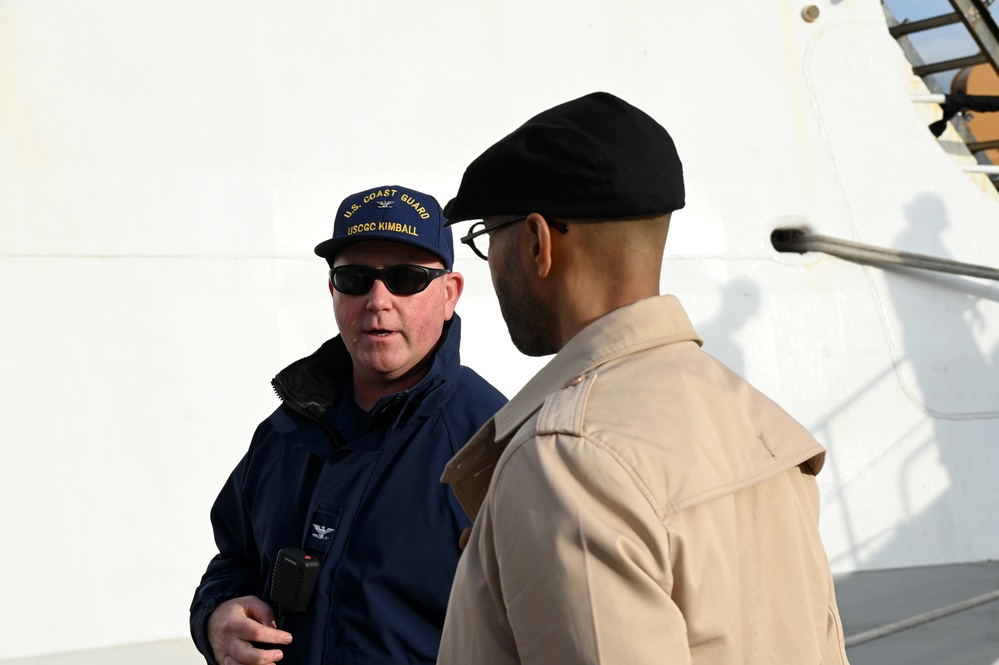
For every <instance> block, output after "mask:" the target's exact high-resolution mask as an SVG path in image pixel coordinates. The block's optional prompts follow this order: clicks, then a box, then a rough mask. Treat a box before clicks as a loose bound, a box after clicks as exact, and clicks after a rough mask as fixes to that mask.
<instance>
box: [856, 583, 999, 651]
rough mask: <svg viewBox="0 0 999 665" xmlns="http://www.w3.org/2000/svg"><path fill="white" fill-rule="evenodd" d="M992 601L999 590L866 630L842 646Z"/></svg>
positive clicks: (891, 632) (881, 635)
mask: <svg viewBox="0 0 999 665" xmlns="http://www.w3.org/2000/svg"><path fill="white" fill-rule="evenodd" d="M994 600H999V589H996V590H995V591H991V592H989V593H983V594H982V595H980V596H974V597H973V598H968V599H967V600H962V601H961V602H959V603H954V604H953V605H947V606H945V607H941V608H939V609H936V610H932V611H930V612H924V613H923V614H917V615H916V616H914V617H909V618H908V619H902V620H901V621H896V622H894V623H889V624H887V625H884V626H881V627H880V628H873V629H871V630H866V631H864V632H862V633H857V634H856V635H851V636H850V637H847V638H846V639H845V640H843V644H844V645H845V646H846V647H847V648H849V647H853V646H857V645H858V644H863V643H864V642H870V641H871V640H876V639H878V638H880V637H887V636H888V635H894V634H895V633H900V632H902V631H903V630H908V629H909V628H915V627H916V626H921V625H923V624H924V623H929V622H931V621H936V620H937V619H942V618H944V617H947V616H950V615H951V614H957V613H958V612H963V611H965V610H970V609H972V608H974V607H978V606H979V605H984V604H985V603H991V602H992V601H994Z"/></svg>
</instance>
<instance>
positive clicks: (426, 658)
mask: <svg viewBox="0 0 999 665" xmlns="http://www.w3.org/2000/svg"><path fill="white" fill-rule="evenodd" d="M445 325H446V327H445V332H444V334H443V336H442V339H441V342H440V344H439V345H438V348H437V351H436V353H435V357H434V362H433V365H432V367H431V369H430V371H429V373H428V374H427V376H426V377H425V378H424V379H423V381H421V382H420V383H419V384H418V385H417V386H415V387H413V388H411V389H410V390H407V391H405V392H402V393H399V394H396V395H390V396H387V397H384V398H382V399H381V400H380V401H379V402H378V403H377V404H376V405H375V407H374V408H373V409H372V410H371V411H370V412H369V413H368V414H367V416H366V417H365V416H364V415H363V414H362V415H361V417H360V418H358V411H357V408H356V407H355V406H354V405H353V399H352V397H351V394H350V392H345V391H351V390H352V388H351V385H352V383H351V361H350V356H349V355H348V353H347V350H346V348H345V347H344V344H343V341H342V340H341V339H340V337H339V336H338V337H336V338H334V339H332V340H329V341H328V342H326V343H325V344H324V345H323V346H322V347H321V348H320V349H319V350H318V351H317V352H316V353H314V354H313V355H311V356H309V357H307V358H303V359H302V360H299V361H297V362H295V363H293V364H292V365H290V366H289V367H287V368H286V369H284V370H282V371H281V372H280V373H279V374H278V376H277V377H275V379H274V381H273V385H274V388H275V390H276V391H277V393H278V396H279V397H281V399H282V401H283V404H282V405H281V406H280V407H279V408H278V409H277V410H276V411H275V412H274V413H273V414H271V416H270V417H269V418H268V419H267V420H265V421H264V422H263V423H261V424H260V426H259V427H258V428H257V431H256V433H255V434H254V436H253V441H252V442H251V444H250V449H249V451H248V452H247V453H246V455H245V456H244V457H243V459H242V460H241V461H240V463H239V465H238V466H237V467H236V469H235V470H234V471H233V472H232V475H230V477H229V480H228V481H227V482H226V484H225V486H224V487H223V488H222V491H221V493H220V494H219V496H218V499H217V500H216V502H215V505H214V506H213V508H212V512H211V519H212V526H213V528H214V531H215V541H216V543H217V545H218V548H219V554H218V555H217V556H216V557H215V558H214V559H212V561H211V563H210V564H209V565H208V570H207V572H206V573H205V575H204V577H203V578H202V580H201V585H200V586H199V587H198V590H197V591H196V592H195V596H194V602H193V604H192V605H191V634H192V636H193V637H194V641H195V644H196V645H197V647H198V649H199V650H200V651H201V653H202V654H204V655H205V657H206V659H207V660H208V662H209V663H212V664H214V663H215V660H214V657H213V656H212V650H211V646H210V644H209V642H208V636H207V632H206V626H207V621H208V617H209V616H210V615H211V613H212V611H213V610H214V609H215V608H216V607H217V606H218V604H219V603H221V602H223V601H225V600H228V599H230V598H236V597H239V596H246V595H253V596H258V597H260V598H263V599H264V600H268V601H269V598H270V577H271V571H272V567H273V564H274V559H275V556H276V555H277V553H278V551H279V550H281V549H282V548H285V547H300V548H302V549H304V550H305V551H306V552H307V553H309V554H311V555H312V556H314V557H319V558H320V559H321V561H322V566H321V568H320V572H319V580H318V583H317V585H316V589H315V592H314V594H313V597H312V601H311V604H310V606H309V609H308V610H307V611H306V612H305V613H304V614H288V615H287V617H286V621H285V624H284V626H283V628H284V629H285V630H287V631H288V632H290V633H291V634H292V636H293V638H294V641H293V643H292V644H291V645H288V646H282V647H281V649H283V651H284V654H285V657H284V660H283V661H282V662H283V663H290V664H292V665H298V664H302V665H316V664H319V663H326V664H334V663H335V664H338V665H339V664H342V665H348V664H349V665H368V664H373V663H403V662H405V663H433V662H435V661H436V659H437V650H438V645H439V643H440V635H441V628H442V627H443V625H444V613H445V610H446V608H447V601H448V594H449V591H450V588H451V579H452V577H453V575H454V570H455V567H456V566H457V563H458V557H459V556H460V554H461V552H460V550H459V549H458V538H459V536H460V535H461V532H462V531H463V530H464V529H465V527H467V526H470V524H471V523H470V522H469V520H468V518H467V517H466V515H465V513H464V511H463V510H462V508H461V506H460V505H459V504H458V502H457V501H456V500H455V498H454V496H453V494H452V493H451V489H450V488H449V487H448V486H447V485H442V484H441V483H440V477H441V473H442V472H443V470H444V465H445V464H446V463H447V461H448V460H449V459H450V458H451V457H452V456H453V455H454V453H455V452H457V451H458V449H459V448H461V446H463V445H464V444H465V442H466V441H467V440H468V439H469V438H471V436H472V434H474V433H475V432H476V431H477V430H478V428H479V427H480V426H481V425H482V424H483V423H484V422H485V421H486V420H488V419H489V418H490V417H491V416H492V415H493V414H494V413H495V412H496V411H497V410H498V409H499V408H500V407H501V406H502V405H503V404H504V403H505V402H506V399H505V398H504V397H503V395H501V394H500V393H499V392H498V391H497V390H496V389H495V388H493V387H492V386H491V385H490V384H488V383H487V382H486V381H485V380H484V379H483V378H481V377H480V376H479V375H477V374H476V373H475V372H473V371H472V370H470V369H468V368H467V367H462V366H461V365H460V363H459V357H458V344H459V339H460V329H461V322H460V320H459V319H458V316H457V315H455V316H454V317H453V318H452V320H451V321H450V322H448V323H447V324H445ZM342 432H353V433H354V435H355V436H353V437H350V438H349V439H348V437H345V436H344V434H343V433H342ZM276 613H277V611H276V609H275V614H276Z"/></svg>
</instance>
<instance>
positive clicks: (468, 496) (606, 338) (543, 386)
mask: <svg viewBox="0 0 999 665" xmlns="http://www.w3.org/2000/svg"><path fill="white" fill-rule="evenodd" d="M685 341H693V342H696V343H697V344H698V345H701V344H702V343H703V342H702V340H701V338H700V337H699V336H698V335H697V333H696V332H695V331H694V327H693V325H692V324H691V323H690V319H689V318H687V313H686V312H685V311H684V310H683V306H682V305H680V301H679V300H677V299H676V297H674V296H657V297H653V298H646V299H644V300H639V301H638V302H635V303H632V304H630V305H626V306H624V307H621V308H619V309H616V310H614V311H612V312H610V313H608V314H605V315H604V316H602V317H600V318H599V319H597V320H596V321H594V322H593V323H591V324H589V325H588V326H586V327H585V328H583V329H582V330H581V331H579V333H577V334H576V336H575V337H573V338H572V339H571V340H569V343H568V344H566V345H565V346H564V347H563V348H562V350H561V351H559V352H558V354H556V356H555V357H554V358H552V360H551V361H550V362H549V363H548V364H547V365H545V366H544V367H543V368H542V369H541V371H539V372H538V373H537V374H536V375H535V376H534V378H532V379H531V380H530V381H528V383H527V385H525V386H524V388H523V389H522V390H521V391H520V392H519V393H517V395H516V396H515V397H514V398H513V399H511V400H510V401H509V402H508V403H507V404H506V406H504V407H503V408H502V409H500V410H499V412H497V413H496V415H495V416H493V418H492V419H491V420H490V421H489V422H487V423H486V424H485V425H484V426H483V427H482V429H480V430H479V431H478V433H476V435H475V436H473V437H472V439H471V440H470V441H469V442H468V443H467V444H466V445H465V446H464V447H463V448H462V449H461V450H459V451H458V454H457V455H455V456H454V457H453V458H452V459H451V461H450V462H449V463H448V465H447V467H445V469H444V475H443V476H442V477H441V482H444V483H448V484H450V485H451V486H452V487H453V489H454V493H455V496H456V497H457V498H458V501H460V502H461V505H462V507H463V508H464V509H465V512H466V513H468V515H469V517H471V518H472V519H475V517H476V516H477V515H478V512H479V508H480V506H481V505H482V500H483V498H484V497H485V495H486V491H487V490H488V489H489V481H490V479H491V478H492V469H493V468H494V467H495V466H496V462H497V461H498V460H499V458H500V456H501V455H502V454H503V450H504V449H505V448H506V446H507V444H508V443H509V442H510V438H511V437H512V436H513V435H514V433H515V432H516V431H517V430H518V429H519V428H520V427H521V425H523V424H524V423H525V422H526V421H527V420H528V419H529V418H530V417H531V416H532V415H534V414H535V413H536V412H537V411H538V409H540V408H541V406H542V405H543V404H544V402H545V399H547V397H548V395H550V394H551V393H553V392H555V391H556V390H560V389H562V388H563V387H565V386H566V385H568V384H570V383H574V382H578V381H580V380H582V377H583V376H584V375H585V374H586V373H587V372H589V371H592V370H593V369H596V368H597V367H599V366H600V365H602V364H604V363H606V362H608V361H611V360H615V359H617V358H621V357H623V356H627V355H629V354H632V353H636V352H638V351H643V350H645V349H650V348H653V347H657V346H664V345H666V344H674V343H676V342H685Z"/></svg>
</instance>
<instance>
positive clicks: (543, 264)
mask: <svg viewBox="0 0 999 665" xmlns="http://www.w3.org/2000/svg"><path fill="white" fill-rule="evenodd" d="M525 225H526V227H527V238H528V256H529V259H530V261H531V264H532V265H533V269H534V272H535V273H536V274H537V276H538V277H541V278H542V279H543V278H545V277H547V276H548V273H549V272H551V269H552V230H551V227H549V226H548V222H546V221H545V218H544V217H543V216H541V215H540V214H538V213H536V212H532V213H531V214H530V215H528V216H527V220H526V221H525Z"/></svg>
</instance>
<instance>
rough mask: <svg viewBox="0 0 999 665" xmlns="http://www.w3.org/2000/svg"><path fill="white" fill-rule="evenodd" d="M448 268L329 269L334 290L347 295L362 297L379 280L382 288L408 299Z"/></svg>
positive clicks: (351, 267)
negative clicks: (382, 285)
mask: <svg viewBox="0 0 999 665" xmlns="http://www.w3.org/2000/svg"><path fill="white" fill-rule="evenodd" d="M449 272H451V271H450V270H448V269H447V268H427V267H426V266H410V265H401V266H389V267H388V268H369V267H368V266H337V267H336V268H333V269H332V270H330V282H331V283H332V284H333V288H334V289H336V290H337V291H339V292H340V293H345V294H347V295H348V296H361V295H364V294H365V293H367V292H368V291H370V290H371V287H372V286H373V285H374V283H375V280H376V279H380V280H382V283H383V284H385V287H386V288H387V289H388V290H389V291H391V292H392V293H394V294H396V295H397V296H411V295H414V294H416V293H419V292H421V291H423V290H425V289H426V288H427V287H428V286H430V282H432V281H434V280H435V279H437V278H438V277H440V276H441V275H446V274H448V273H449Z"/></svg>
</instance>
